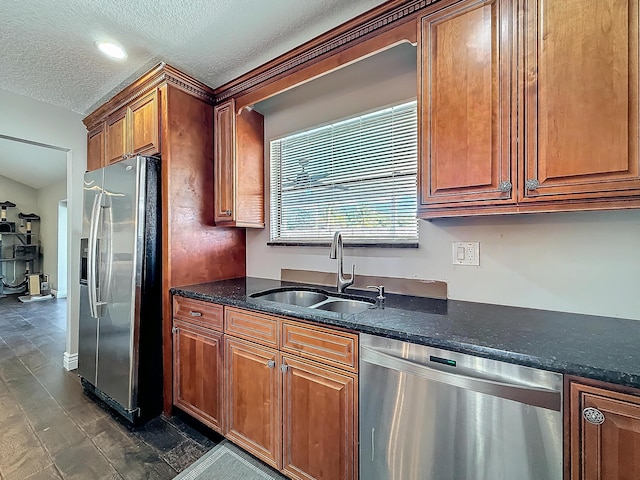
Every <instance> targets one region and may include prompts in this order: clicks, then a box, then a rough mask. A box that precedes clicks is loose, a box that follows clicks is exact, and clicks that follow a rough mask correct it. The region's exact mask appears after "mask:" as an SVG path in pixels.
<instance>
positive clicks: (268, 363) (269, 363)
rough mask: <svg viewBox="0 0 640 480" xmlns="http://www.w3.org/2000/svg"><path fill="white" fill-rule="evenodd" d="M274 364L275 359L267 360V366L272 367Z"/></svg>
mask: <svg viewBox="0 0 640 480" xmlns="http://www.w3.org/2000/svg"><path fill="white" fill-rule="evenodd" d="M275 366H276V361H275V360H269V361H268V362H267V367H269V368H274V367H275Z"/></svg>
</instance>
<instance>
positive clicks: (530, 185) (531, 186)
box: [524, 178, 540, 191]
mask: <svg viewBox="0 0 640 480" xmlns="http://www.w3.org/2000/svg"><path fill="white" fill-rule="evenodd" d="M539 186H540V182H539V181H538V180H536V179H535V178H530V179H529V180H527V181H526V182H525V183H524V187H525V188H526V189H527V190H529V191H531V190H537V189H538V187H539Z"/></svg>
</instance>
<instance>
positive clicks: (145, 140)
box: [128, 90, 160, 155]
mask: <svg viewBox="0 0 640 480" xmlns="http://www.w3.org/2000/svg"><path fill="white" fill-rule="evenodd" d="M129 111H130V113H129V123H130V126H129V129H130V134H131V144H130V146H129V152H128V153H132V154H136V153H139V154H145V155H154V154H156V153H159V152H160V141H159V135H158V92H157V91H156V90H154V91H153V92H151V93H150V94H148V95H145V96H144V97H142V98H141V99H140V100H138V101H137V102H135V103H133V104H132V105H131V106H130V107H129Z"/></svg>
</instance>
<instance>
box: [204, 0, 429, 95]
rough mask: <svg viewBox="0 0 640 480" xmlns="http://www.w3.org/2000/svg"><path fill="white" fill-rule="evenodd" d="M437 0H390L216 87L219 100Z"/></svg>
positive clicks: (377, 30) (403, 18)
mask: <svg viewBox="0 0 640 480" xmlns="http://www.w3.org/2000/svg"><path fill="white" fill-rule="evenodd" d="M438 1H440V0H411V1H406V0H390V1H388V2H386V3H384V4H383V5H381V6H379V7H377V8H374V9H372V10H370V11H369V12H367V13H364V14H362V15H360V16H358V17H356V18H354V19H353V20H350V21H348V22H346V23H343V24H342V25H340V26H338V27H336V28H334V29H333V30H330V31H328V32H326V33H325V34H323V35H320V36H318V37H316V38H315V39H313V40H310V41H309V42H307V43H305V44H304V45H301V46H300V47H297V48H295V49H293V50H291V51H289V52H287V53H285V54H283V55H281V56H279V57H278V58H276V59H274V60H272V61H270V62H268V63H265V64H264V65H262V66H260V67H258V68H255V69H253V70H252V71H250V72H248V73H247V74H245V75H243V76H241V77H239V78H237V79H235V80H233V81H231V82H229V83H227V84H225V85H223V86H221V87H219V88H217V89H216V90H215V94H216V102H221V101H224V100H226V99H228V98H230V97H235V96H238V95H239V94H240V93H247V92H248V91H250V90H252V89H254V88H256V87H257V86H258V85H261V84H264V83H266V82H268V81H269V80H271V79H273V78H274V77H277V76H280V75H282V74H284V73H286V72H290V71H292V70H294V69H296V68H298V67H300V66H301V65H303V64H308V63H311V62H312V61H317V60H320V59H321V58H323V57H326V56H328V54H335V53H337V52H338V51H340V50H343V49H344V48H347V47H348V46H351V45H354V44H356V43H359V42H362V41H364V40H365V39H367V38H369V37H372V36H374V35H378V34H380V33H381V32H382V31H385V30H389V29H391V28H393V27H395V26H396V25H398V24H400V23H402V22H406V21H410V20H411V19H412V18H417V16H418V15H419V13H420V11H421V10H423V9H425V8H426V7H428V6H430V5H432V4H434V3H436V2H438Z"/></svg>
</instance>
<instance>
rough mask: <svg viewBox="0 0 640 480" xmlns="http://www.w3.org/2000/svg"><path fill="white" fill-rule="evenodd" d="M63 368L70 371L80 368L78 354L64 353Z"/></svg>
mask: <svg viewBox="0 0 640 480" xmlns="http://www.w3.org/2000/svg"><path fill="white" fill-rule="evenodd" d="M62 366H63V367H64V369H65V370H69V371H71V370H75V369H76V368H78V354H77V353H69V352H64V356H63V358H62Z"/></svg>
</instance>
